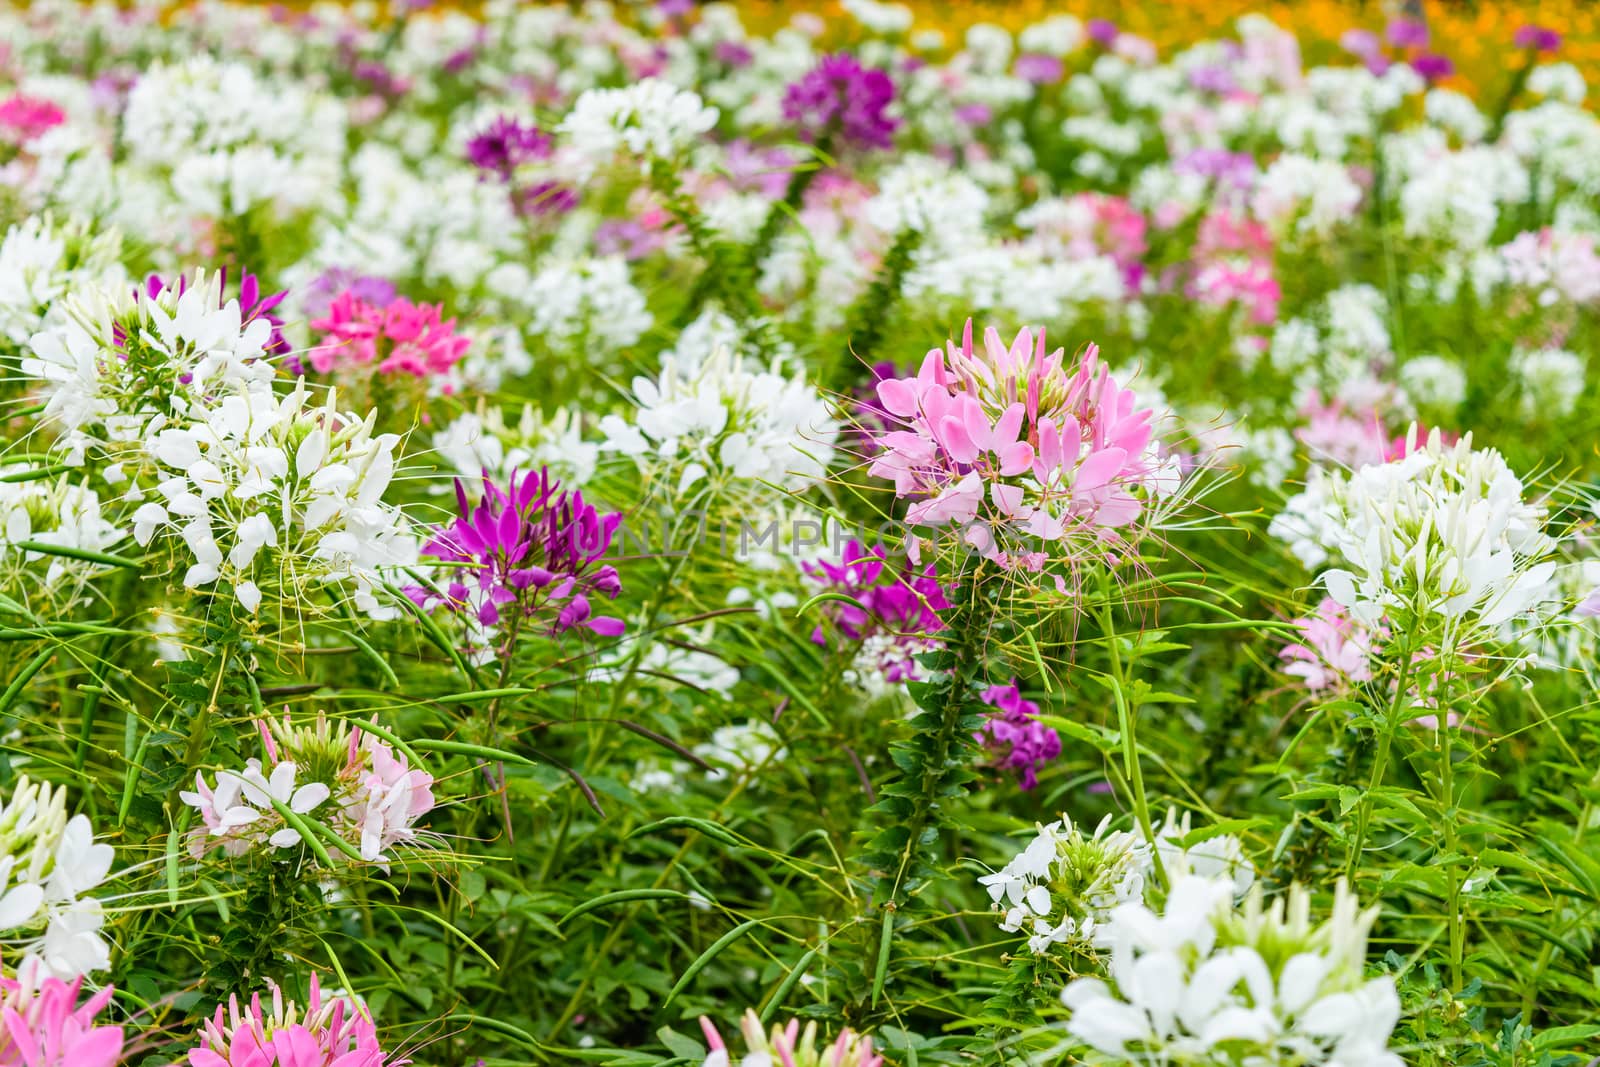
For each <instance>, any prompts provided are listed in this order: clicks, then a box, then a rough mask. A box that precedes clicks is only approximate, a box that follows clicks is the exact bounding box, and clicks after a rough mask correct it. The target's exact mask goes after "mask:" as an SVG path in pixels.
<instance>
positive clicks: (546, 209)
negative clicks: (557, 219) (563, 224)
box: [511, 182, 578, 218]
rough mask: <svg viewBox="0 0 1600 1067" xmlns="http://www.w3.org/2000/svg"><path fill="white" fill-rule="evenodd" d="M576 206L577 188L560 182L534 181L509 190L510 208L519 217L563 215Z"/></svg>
mask: <svg viewBox="0 0 1600 1067" xmlns="http://www.w3.org/2000/svg"><path fill="white" fill-rule="evenodd" d="M577 206H578V190H576V189H574V188H573V187H572V186H570V185H562V184H561V183H560V182H534V183H533V184H532V185H527V186H519V187H517V188H514V189H512V190H511V208H512V210H513V211H515V212H516V213H517V215H518V217H519V218H527V217H529V216H530V215H565V214H566V213H567V212H569V211H571V210H572V209H573V208H575V207H577Z"/></svg>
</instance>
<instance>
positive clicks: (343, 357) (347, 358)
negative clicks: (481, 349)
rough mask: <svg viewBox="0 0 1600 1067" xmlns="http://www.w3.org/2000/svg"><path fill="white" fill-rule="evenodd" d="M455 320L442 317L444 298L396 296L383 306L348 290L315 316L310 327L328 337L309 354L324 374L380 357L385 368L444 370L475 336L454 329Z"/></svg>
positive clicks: (421, 372)
mask: <svg viewBox="0 0 1600 1067" xmlns="http://www.w3.org/2000/svg"><path fill="white" fill-rule="evenodd" d="M455 326H456V320H455V319H445V318H444V317H443V305H441V304H413V303H412V302H411V301H409V300H407V299H406V298H405V297H396V298H395V299H393V300H391V301H390V302H389V303H388V304H384V305H381V306H380V305H378V304H372V303H368V302H367V301H365V300H363V299H361V298H360V296H358V295H357V294H356V292H355V291H354V290H346V291H345V292H342V293H340V294H339V295H338V296H336V297H334V299H333V303H332V304H331V305H330V306H329V307H328V313H327V314H326V315H324V316H323V317H322V318H319V319H313V320H312V321H311V328H312V329H313V330H317V331H320V332H321V333H322V334H323V337H322V340H321V341H319V342H318V343H317V344H316V345H315V346H314V347H313V348H312V349H311V352H310V354H309V358H310V361H311V366H312V367H314V368H315V369H316V370H317V372H318V373H321V374H327V373H329V372H330V371H332V370H334V369H335V368H337V367H345V366H351V365H358V366H366V365H370V364H372V363H376V364H377V365H378V372H379V373H380V374H392V373H395V372H399V373H403V374H409V375H412V376H413V377H416V378H431V377H435V376H441V375H445V374H448V373H449V371H450V369H451V368H452V367H454V366H455V365H456V363H457V362H458V361H459V360H460V359H461V357H462V356H463V355H465V354H466V351H467V348H468V347H469V346H470V345H471V344H472V340H471V338H468V337H463V336H461V335H460V334H457V333H456V332H455Z"/></svg>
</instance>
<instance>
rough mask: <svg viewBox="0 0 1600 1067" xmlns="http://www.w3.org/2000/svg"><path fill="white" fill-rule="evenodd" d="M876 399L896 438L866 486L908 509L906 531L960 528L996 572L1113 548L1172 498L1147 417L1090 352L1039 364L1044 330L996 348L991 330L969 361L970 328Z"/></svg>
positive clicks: (887, 443) (886, 444)
mask: <svg viewBox="0 0 1600 1067" xmlns="http://www.w3.org/2000/svg"><path fill="white" fill-rule="evenodd" d="M878 400H879V402H880V403H881V405H882V411H883V412H885V413H887V414H888V415H889V416H891V417H892V418H893V419H894V420H896V422H897V423H898V424H899V425H901V426H903V427H904V429H897V430H888V431H886V432H884V433H882V434H881V435H878V436H877V437H876V438H875V440H874V442H873V444H874V445H875V446H876V447H877V448H878V449H879V451H878V454H877V455H876V457H875V458H874V459H873V462H872V465H871V468H870V473H871V474H872V475H873V476H874V477H878V478H887V479H890V480H891V481H893V482H894V486H895V495H896V496H898V497H901V498H902V499H907V500H911V501H913V503H912V505H911V507H910V509H909V511H908V512H907V513H906V521H907V522H909V523H910V524H911V525H914V526H945V525H954V526H957V527H961V528H963V529H962V539H963V540H964V541H965V542H966V543H968V544H970V545H972V546H973V547H974V548H977V549H978V550H979V551H981V552H982V553H983V554H984V556H985V557H986V558H988V559H990V560H993V561H995V562H997V563H1000V564H1001V565H1002V566H1007V567H1016V566H1021V567H1023V568H1024V569H1027V570H1033V571H1037V570H1039V569H1040V568H1041V567H1042V566H1043V564H1044V563H1045V562H1048V560H1049V556H1048V553H1049V552H1050V551H1052V550H1053V551H1056V552H1058V553H1061V552H1062V550H1063V549H1064V550H1065V552H1064V556H1065V559H1066V560H1067V561H1069V562H1073V563H1075V562H1078V561H1080V560H1082V559H1083V558H1084V555H1085V554H1086V553H1088V554H1094V555H1099V554H1101V553H1103V552H1105V551H1106V550H1107V549H1108V548H1110V547H1112V546H1116V545H1126V544H1127V543H1128V542H1130V541H1131V540H1134V539H1137V537H1138V536H1139V535H1140V534H1141V533H1142V532H1143V530H1142V528H1141V526H1142V525H1143V524H1142V523H1141V520H1146V519H1148V518H1149V514H1148V511H1149V509H1148V505H1149V504H1150V502H1152V501H1153V500H1155V499H1157V498H1158V497H1161V496H1165V495H1167V494H1169V493H1171V492H1172V491H1174V490H1175V489H1176V488H1177V475H1176V470H1175V468H1174V467H1173V466H1172V465H1171V464H1169V463H1166V462H1163V461H1162V460H1161V459H1160V458H1159V456H1158V455H1157V452H1156V450H1155V447H1154V444H1155V443H1154V440H1153V422H1154V418H1155V412H1154V411H1152V410H1151V409H1149V408H1142V407H1140V406H1139V403H1138V398H1137V397H1136V396H1135V394H1134V393H1133V391H1132V390H1130V389H1124V388H1123V387H1122V386H1120V385H1118V384H1117V382H1116V380H1115V379H1113V378H1112V377H1111V372H1110V370H1109V369H1108V368H1107V367H1105V366H1104V365H1102V364H1101V363H1100V361H1099V349H1098V348H1097V347H1096V346H1095V345H1092V344H1091V345H1089V346H1088V347H1087V348H1086V349H1085V350H1084V352H1083V354H1082V356H1081V357H1078V358H1075V359H1073V360H1072V361H1071V362H1070V363H1069V362H1068V361H1067V359H1066V357H1065V353H1064V352H1063V351H1062V350H1061V349H1059V348H1058V349H1056V350H1055V351H1054V352H1047V351H1046V348H1045V339H1044V331H1043V330H1040V331H1039V332H1038V333H1037V334H1035V333H1034V332H1033V331H1032V330H1029V329H1023V330H1022V331H1020V332H1019V333H1018V334H1017V336H1016V339H1015V340H1014V341H1013V342H1012V343H1011V345H1010V346H1009V347H1008V346H1007V345H1006V344H1005V342H1004V341H1002V340H1001V339H1000V335H999V333H998V332H996V331H995V330H994V329H992V328H991V329H989V330H987V331H986V332H985V333H984V338H983V347H982V348H981V349H979V348H977V347H975V346H974V344H973V338H972V323H971V321H970V320H969V321H968V323H967V327H966V331H965V332H964V334H963V336H962V342H961V346H960V347H959V348H957V347H956V345H955V343H954V342H950V343H949V344H948V345H947V350H940V349H937V348H936V349H933V350H932V351H930V352H929V353H928V354H927V356H926V358H925V359H924V360H923V361H922V366H921V368H920V369H919V370H918V372H917V374H916V376H915V377H907V378H885V379H884V380H882V381H880V382H879V383H878ZM1008 546H1009V547H1008ZM1041 549H1043V551H1041ZM1013 553H1018V554H1013Z"/></svg>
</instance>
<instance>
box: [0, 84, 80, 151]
mask: <svg viewBox="0 0 1600 1067" xmlns="http://www.w3.org/2000/svg"><path fill="white" fill-rule="evenodd" d="M66 121H67V113H66V112H65V111H62V110H61V107H60V106H59V105H58V104H56V103H55V101H53V100H46V99H44V98H43V97H38V96H23V95H22V94H21V93H13V94H12V95H10V96H8V97H6V98H5V99H4V100H0V138H3V139H5V140H8V141H12V142H14V143H17V144H21V143H23V142H26V141H31V140H33V139H34V138H35V137H38V136H39V135H40V134H42V133H47V132H48V131H50V130H53V129H55V128H56V127H57V126H59V125H61V124H62V123H63V122H66Z"/></svg>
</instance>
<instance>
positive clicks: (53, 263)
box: [0, 215, 126, 348]
mask: <svg viewBox="0 0 1600 1067" xmlns="http://www.w3.org/2000/svg"><path fill="white" fill-rule="evenodd" d="M121 246H122V238H121V237H120V235H118V233H117V232H116V231H115V230H108V231H102V232H98V233H91V231H90V230H89V228H88V227H87V226H84V225H82V224H73V225H68V226H61V227H58V226H55V225H53V224H52V222H51V221H50V220H49V219H48V218H45V217H42V216H37V215H36V216H31V217H29V218H28V219H26V220H24V221H23V222H20V223H18V224H16V225H15V226H12V227H11V229H9V230H7V231H6V235H5V239H4V240H3V241H0V344H6V343H7V342H9V345H13V346H16V347H18V348H20V347H21V346H23V345H25V344H26V343H27V341H28V339H29V338H30V337H32V336H33V335H34V334H35V333H37V332H38V331H39V330H42V329H43V328H44V327H45V326H46V325H47V324H53V323H54V322H56V321H58V320H59V319H60V318H61V316H62V312H61V311H60V310H58V309H57V308H56V303H57V301H59V300H60V299H61V298H62V297H64V296H66V295H67V294H68V293H70V292H73V291H75V290H77V289H81V288H85V287H87V286H91V285H118V284H122V282H123V280H124V279H125V277H126V272H125V271H124V269H123V267H122V264H121V263H120V262H119V261H118V255H119V253H120V252H121Z"/></svg>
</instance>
